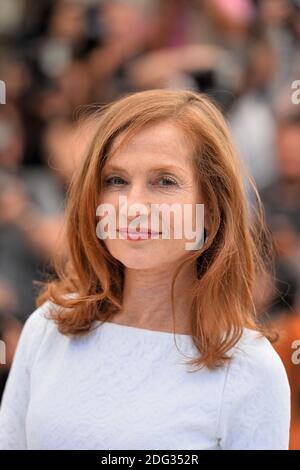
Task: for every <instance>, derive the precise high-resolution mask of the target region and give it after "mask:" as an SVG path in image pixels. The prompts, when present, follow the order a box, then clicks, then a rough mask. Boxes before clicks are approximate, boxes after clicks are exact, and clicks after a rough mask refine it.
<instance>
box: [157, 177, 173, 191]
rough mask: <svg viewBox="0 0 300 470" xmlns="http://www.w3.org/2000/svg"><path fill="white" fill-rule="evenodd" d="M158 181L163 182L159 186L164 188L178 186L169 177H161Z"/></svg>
mask: <svg viewBox="0 0 300 470" xmlns="http://www.w3.org/2000/svg"><path fill="white" fill-rule="evenodd" d="M159 181H163V182H164V184H162V185H161V186H162V187H165V188H168V187H172V186H178V183H177V181H175V180H174V179H173V178H170V177H169V176H163V177H162V178H160V180H159Z"/></svg>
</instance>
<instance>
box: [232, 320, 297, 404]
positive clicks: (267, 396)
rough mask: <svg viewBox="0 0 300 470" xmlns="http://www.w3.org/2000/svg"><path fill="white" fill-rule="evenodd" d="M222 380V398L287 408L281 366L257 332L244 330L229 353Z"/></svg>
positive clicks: (287, 395)
mask: <svg viewBox="0 0 300 470" xmlns="http://www.w3.org/2000/svg"><path fill="white" fill-rule="evenodd" d="M231 358H232V360H231V362H230V364H229V365H228V369H227V375H226V379H225V388H224V390H225V392H224V397H225V399H226V397H227V399H231V398H235V399H236V401H237V402H238V401H243V400H244V399H245V398H246V397H247V398H249V397H251V400H256V401H260V403H261V404H263V403H265V402H266V401H268V402H269V404H271V403H273V405H274V406H275V405H276V404H278V405H279V404H280V406H285V407H286V409H288V408H289V403H290V385H289V381H288V377H287V373H286V369H285V367H284V364H283V362H282V360H281V358H280V356H279V354H278V353H277V351H276V350H275V349H274V347H273V346H272V344H271V342H270V341H269V340H268V339H267V338H266V337H265V336H263V335H261V334H260V333H259V332H257V331H254V330H250V329H247V328H244V331H243V335H242V337H241V338H240V340H239V341H238V342H237V343H236V345H235V346H234V347H233V348H232V350H231Z"/></svg>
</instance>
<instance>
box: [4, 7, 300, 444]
mask: <svg viewBox="0 0 300 470" xmlns="http://www.w3.org/2000/svg"><path fill="white" fill-rule="evenodd" d="M299 46H300V0H40V1H38V2H37V1H34V0H0V80H2V81H3V82H4V83H5V86H6V90H5V92H6V93H5V95H6V96H5V104H4V103H3V104H0V339H3V340H4V341H5V343H6V347H7V361H6V364H5V365H1V366H0V367H1V369H0V371H1V373H0V395H1V389H2V388H3V386H4V383H5V379H6V377H7V374H8V371H9V366H10V364H11V359H12V357H13V351H14V349H15V346H16V344H17V341H18V337H19V334H20V331H21V329H22V325H23V324H24V322H25V320H26V318H27V317H28V315H30V313H32V312H33V310H34V309H35V308H36V307H35V297H36V294H37V290H36V289H37V287H36V285H35V284H34V283H33V280H37V281H38V280H43V279H44V278H45V275H46V274H47V273H49V271H50V272H51V269H52V267H51V263H50V260H51V257H52V255H53V254H54V253H57V252H61V253H62V254H63V253H64V250H65V243H64V242H63V223H62V222H63V214H64V203H65V196H66V191H67V188H68V184H69V181H70V178H71V176H72V174H73V171H74V169H75V168H76V165H77V163H78V162H79V161H80V159H81V158H82V156H83V155H84V152H85V149H86V146H87V145H88V142H89V139H90V138H91V136H92V134H93V124H92V121H89V120H88V119H86V117H84V118H78V116H79V115H80V116H81V111H82V110H84V109H85V107H86V106H87V105H94V104H105V103H107V102H110V101H111V100H113V99H115V98H117V97H119V96H121V95H122V94H123V93H127V92H131V91H138V90H145V89H149V88H189V89H194V90H198V91H203V92H206V93H208V94H209V95H210V96H211V97H212V98H213V99H214V100H215V102H217V103H218V105H219V107H220V108H221V109H222V111H223V112H224V114H225V116H226V118H227V120H228V123H229V125H230V127H231V130H232V133H233V137H234V140H235V144H236V146H237V149H238V151H239V154H240V156H241V158H242V160H243V161H244V162H245V166H246V168H248V170H249V172H250V174H251V175H252V177H253V178H254V180H255V182H256V184H257V186H258V189H259V193H260V196H261V198H262V200H263V203H264V207H265V212H266V221H267V224H268V226H269V228H270V231H271V233H272V237H273V241H274V246H275V249H276V257H275V273H273V275H272V277H271V275H270V279H271V282H267V281H265V280H260V284H259V288H258V295H257V300H256V301H257V308H258V310H259V311H261V312H262V313H267V316H266V318H268V320H267V319H266V320H265V321H269V320H270V321H274V322H275V323H276V324H277V325H278V326H279V327H280V329H281V331H282V335H281V339H280V340H279V341H278V343H275V344H274V347H275V348H276V349H277V351H278V353H279V354H280V356H281V357H282V359H283V361H284V364H285V366H286V370H287V373H288V376H289V380H290V384H291V388H292V428H291V443H290V448H291V449H300V364H299V365H297V364H294V363H293V362H292V359H291V358H292V353H293V349H292V343H293V341H294V340H296V339H300V103H299V104H297V103H296V102H295V100H293V99H292V94H293V92H294V91H295V90H294V89H293V88H292V84H293V82H294V81H295V80H297V79H300V47H299ZM299 96H300V95H299ZM0 101H1V100H0ZM92 107H93V106H90V108H92ZM252 196H253V195H252V194H251V193H250V192H249V200H251V198H252ZM263 286H265V288H264V287H263ZM299 360H300V358H299Z"/></svg>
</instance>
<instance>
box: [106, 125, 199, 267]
mask: <svg viewBox="0 0 300 470" xmlns="http://www.w3.org/2000/svg"><path fill="white" fill-rule="evenodd" d="M120 138H121V136H118V137H117V139H120ZM118 142H119V141H116V142H115V143H114V145H115V144H117V143H118ZM114 148H115V147H114V146H113V149H114ZM191 157H192V146H191V144H190V142H189V141H188V139H187V137H186V136H185V134H184V133H183V131H182V130H181V129H180V128H179V127H177V126H175V125H174V124H172V123H169V122H164V123H160V124H155V125H152V126H151V127H148V128H145V129H143V130H141V131H139V132H138V134H136V135H135V136H134V137H132V138H131V139H130V140H129V141H128V142H127V143H126V144H125V145H124V146H122V147H121V148H120V149H118V150H117V151H116V153H115V154H113V155H111V156H110V157H109V158H108V160H107V162H106V164H105V166H104V168H103V173H102V182H103V183H102V188H103V189H102V193H101V196H100V201H99V203H101V204H100V205H101V206H102V205H103V204H109V205H110V206H109V207H113V208H114V211H115V214H116V222H115V223H116V225H115V227H116V238H115V239H112V238H111V237H110V236H109V237H108V238H106V239H104V240H103V242H104V243H105V245H106V247H107V249H108V251H109V252H110V253H111V255H112V256H113V257H114V258H116V259H118V260H119V261H120V262H121V263H123V265H125V266H126V267H127V268H131V269H153V268H157V267H160V268H161V267H162V266H167V265H170V266H171V265H176V262H178V261H179V260H181V259H182V257H184V256H185V255H187V254H190V253H191V251H190V250H191V248H187V246H189V247H191V244H192V243H195V241H196V240H197V239H196V238H195V236H193V237H192V235H193V232H192V231H194V235H195V229H196V227H197V225H196V203H198V204H203V201H202V198H201V194H200V191H199V188H198V185H197V183H196V177H195V169H194V167H193V164H192V159H191ZM120 196H122V198H121V199H120ZM133 204H134V206H133ZM136 204H140V205H142V206H139V205H138V206H137V205H136ZM153 204H155V205H159V206H152V205H153ZM161 204H164V207H162V206H161ZM173 204H175V206H173V211H172V205H173ZM184 205H187V206H184ZM102 207H103V206H102ZM106 207H107V206H106ZM154 207H159V208H160V209H159V210H158V211H157V209H155V208H154ZM201 209H203V206H201V208H198V210H199V211H200V212H199V219H198V222H197V224H198V229H197V236H198V237H199V233H202V229H203V226H202V222H203V220H202V218H201ZM114 211H112V212H111V214H113V212H114ZM131 211H132V212H131ZM174 211H176V212H174ZM189 211H191V212H189ZM185 212H186V213H185ZM154 213H156V214H157V219H154V215H153V214H154ZM97 214H98V215H99V222H100V221H101V220H102V222H104V219H105V217H106V216H107V214H108V213H107V212H102V213H101V214H100V212H98V211H97ZM180 214H181V217H180ZM185 217H186V219H185ZM151 218H153V219H152V220H156V225H154V226H153V225H152V226H151ZM107 220H108V218H107V219H106V221H107ZM157 220H158V222H157ZM152 223H153V222H152ZM191 223H192V224H191ZM199 224H200V225H199ZM103 226H104V225H103ZM199 227H200V228H199ZM122 229H124V231H122ZM127 229H129V231H130V230H131V231H135V232H139V231H140V230H142V229H143V230H144V231H145V233H143V234H142V233H140V235H139V234H138V233H135V234H132V235H130V234H128V233H127ZM105 230H106V231H108V225H107V226H106V229H105ZM148 230H149V231H150V232H151V233H148ZM180 232H181V233H180ZM101 233H102V232H101ZM157 233H158V234H157ZM155 234H156V235H155ZM163 234H164V236H163ZM119 237H122V238H121V239H120V238H119ZM164 237H165V238H164ZM103 238H104V237H103Z"/></svg>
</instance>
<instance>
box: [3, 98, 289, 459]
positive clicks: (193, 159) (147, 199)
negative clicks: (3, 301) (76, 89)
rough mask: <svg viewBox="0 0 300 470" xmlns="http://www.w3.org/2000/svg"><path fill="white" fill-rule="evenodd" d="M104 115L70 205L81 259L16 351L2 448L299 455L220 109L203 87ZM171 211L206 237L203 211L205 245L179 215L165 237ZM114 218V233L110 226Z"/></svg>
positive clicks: (67, 264) (71, 243) (128, 103)
mask: <svg viewBox="0 0 300 470" xmlns="http://www.w3.org/2000/svg"><path fill="white" fill-rule="evenodd" d="M97 119H98V121H99V125H98V130H97V131H96V134H95V136H94V138H93V141H92V143H91V147H90V149H89V152H88V154H87V156H86V158H85V159H84V161H83V163H82V166H81V168H79V169H78V171H77V173H76V175H75V176H74V178H73V180H72V183H71V186H70V190H69V194H68V202H67V209H66V211H67V212H66V215H67V231H66V233H67V237H68V258H67V259H65V260H64V262H62V263H61V265H59V264H57V267H56V270H57V273H58V278H56V279H52V280H49V282H48V283H47V284H46V285H45V287H44V289H43V291H42V292H41V293H40V295H39V297H38V299H37V305H38V308H37V310H36V311H35V312H33V314H32V315H31V316H30V317H29V319H28V320H27V323H26V325H25V327H24V329H23V331H22V336H21V339H20V342H19V344H18V349H17V352H16V355H15V359H14V364H13V366H12V370H11V372H10V376H9V378H8V382H7V386H6V389H5V392H4V397H3V404H2V407H1V413H0V447H1V448H3V449H13V448H18V449H23V448H25V449H98V450H99V449H109V450H112V449H145V450H148V449H172V450H174V449H287V447H288V440H289V425H290V389H289V384H288V380H287V376H286V372H285V369H284V367H283V364H282V362H281V360H280V359H279V356H278V355H277V353H276V352H275V350H274V349H273V346H272V345H271V343H270V341H269V339H270V340H272V341H273V338H272V334H271V333H270V335H269V332H267V331H264V329H263V327H262V325H261V324H260V322H259V321H258V319H257V318H256V314H255V308H254V306H253V291H254V284H255V279H256V275H257V273H258V272H261V271H262V270H263V269H264V266H263V262H262V260H263V259H264V255H263V253H262V251H261V248H262V247H263V246H264V244H265V237H264V236H263V235H262V234H263V233H264V232H263V230H262V227H260V229H259V230H258V232H257V233H259V237H258V236H257V235H255V233H256V232H255V231H254V230H253V227H252V222H251V219H250V216H249V211H248V208H247V202H246V197H245V192H244V186H243V184H242V176H241V172H240V168H239V164H238V159H237V158H236V156H235V151H234V148H233V145H232V142H231V137H230V134H229V131H228V129H227V126H226V123H225V121H224V119H223V117H222V115H221V113H220V112H219V111H218V110H217V109H216V107H215V106H214V104H213V103H211V102H210V100H209V99H208V98H207V97H205V96H204V95H202V94H198V93H196V92H193V91H183V90H179V91H177V90H149V91H145V92H139V93H135V94H129V95H127V96H124V97H123V98H121V99H119V100H117V101H115V102H113V103H111V104H110V105H107V106H106V107H104V108H103V109H102V110H101V111H100V112H99V113H98V115H97ZM121 197H122V198H121ZM124 200H125V201H126V203H127V207H128V212H127V213H126V211H125V212H124V210H123V209H124V205H123V202H124ZM120 201H121V202H120ZM135 204H139V206H138V208H139V210H138V211H137V212H136V213H134V210H133V209H134V208H135V206H134V205H135ZM157 204H158V205H164V204H165V206H164V208H166V207H167V208H170V207H171V206H172V205H173V204H177V207H179V208H181V209H182V210H184V208H185V206H186V207H188V208H192V212H190V217H189V218H188V222H192V225H193V227H192V228H194V226H195V223H196V221H197V207H198V205H200V206H201V204H204V208H205V210H204V225H205V232H206V237H205V243H201V244H200V245H201V246H200V247H199V244H198V245H197V244H196V245H194V247H193V248H192V249H191V248H190V245H188V240H189V237H188V236H187V234H186V232H184V235H182V237H181V238H180V237H175V235H174V234H175V229H178V220H179V222H180V219H175V215H174V217H173V218H172V217H169V219H168V214H167V211H166V210H165V211H163V210H162V211H161V213H159V229H156V231H155V230H152V227H153V226H152V212H151V211H152V209H153V207H156V205H157ZM99 206H100V209H99ZM141 207H145V208H146V211H145V212H144V213H142V210H141ZM103 208H104V209H107V208H113V209H114V210H115V215H116V219H117V223H116V227H115V228H116V232H114V231H113V230H112V228H111V226H110V229H109V230H108V231H107V230H106V235H105V230H104V229H103V227H102V229H101V227H99V223H103V220H104V219H105V217H106V216H107V213H105V211H104V212H103V211H102V209H103ZM150 208H151V209H150ZM108 212H109V211H108ZM137 213H138V216H139V217H140V226H139V227H137V226H136V230H135V233H131V232H132V231H133V228H132V227H133V225H132V223H136V216H137ZM105 214H106V215H105ZM124 214H125V215H127V219H126V222H124ZM97 216H99V217H97ZM133 216H135V217H133ZM150 216H151V229H147V228H146V227H147V226H149V224H148V222H149V221H150ZM111 221H112V218H108V225H109V222H111ZM146 223H147V225H146ZM182 225H183V222H182ZM142 229H143V230H142ZM198 229H199V226H198V225H197V230H198ZM165 230H166V232H168V233H169V235H170V236H169V237H166V236H165V233H166V232H165ZM116 233H117V234H118V235H119V236H118V237H114V236H112V235H113V234H116ZM172 235H174V236H173V237H172ZM198 241H199V240H198ZM200 241H201V240H200ZM189 243H190V242H189ZM174 340H175V341H174ZM191 372H192V373H191Z"/></svg>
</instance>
